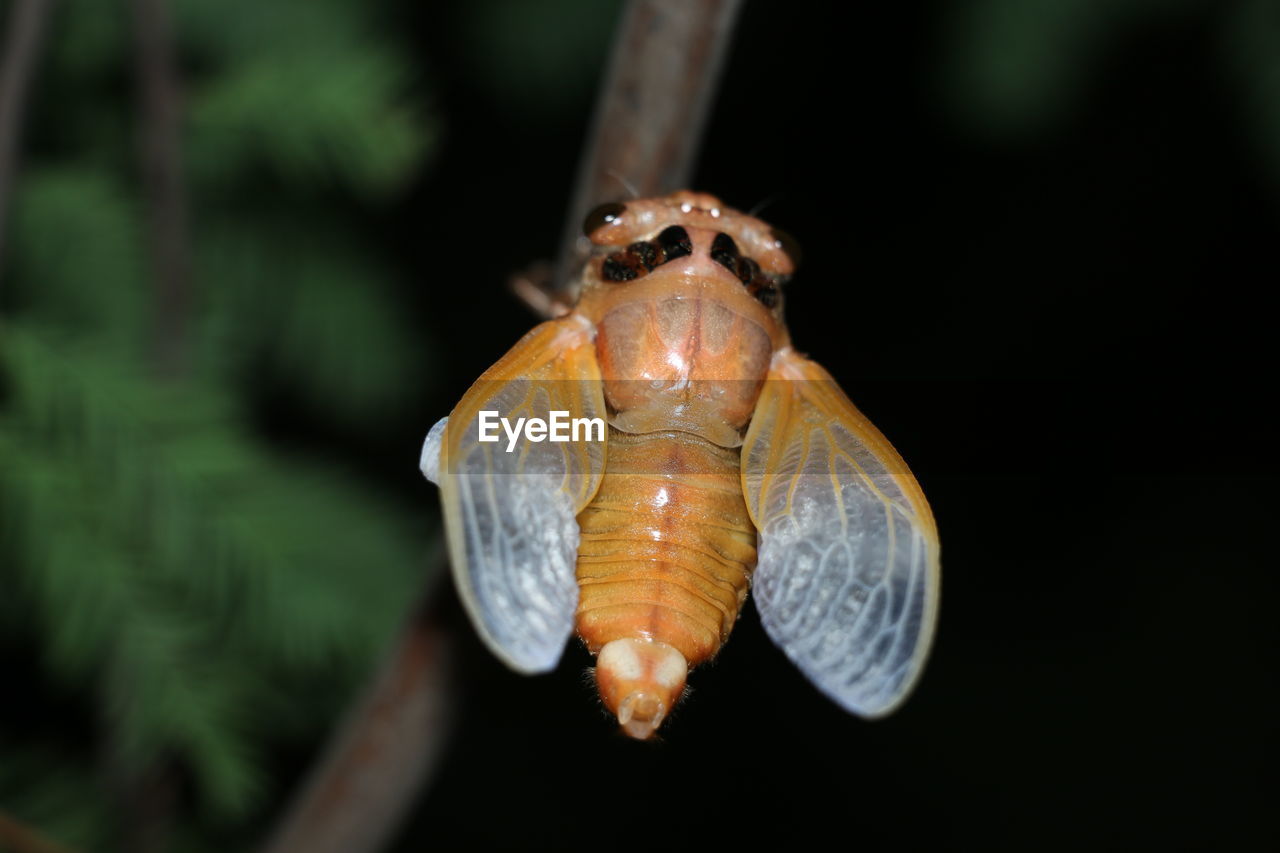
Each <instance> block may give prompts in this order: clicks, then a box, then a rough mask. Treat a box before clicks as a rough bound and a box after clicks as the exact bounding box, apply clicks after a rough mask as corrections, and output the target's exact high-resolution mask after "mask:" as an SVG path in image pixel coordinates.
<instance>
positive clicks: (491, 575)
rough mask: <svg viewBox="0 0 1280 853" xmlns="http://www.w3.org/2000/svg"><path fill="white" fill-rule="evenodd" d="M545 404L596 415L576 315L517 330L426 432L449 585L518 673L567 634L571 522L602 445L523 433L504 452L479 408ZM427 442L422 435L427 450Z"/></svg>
mask: <svg viewBox="0 0 1280 853" xmlns="http://www.w3.org/2000/svg"><path fill="white" fill-rule="evenodd" d="M553 411H561V412H568V413H570V414H569V416H570V417H573V418H606V417H607V414H606V412H605V404H604V395H603V391H602V390H601V384H600V370H599V367H598V365H597V364H596V358H595V349H594V341H593V333H592V327H591V325H590V324H589V323H588V322H587V321H586V320H584V319H582V318H581V317H577V316H570V317H566V318H564V319H561V320H554V321H551V322H548V323H543V324H542V325H540V326H538V327H537V328H535V329H534V330H533V331H531V332H530V333H529V334H527V335H525V337H524V338H523V339H522V340H521V341H520V342H519V343H518V344H516V345H515V347H514V348H512V350H511V351H510V352H509V353H507V355H506V356H504V357H503V358H502V360H500V361H499V362H498V363H497V364H495V365H494V366H493V367H491V368H490V369H489V370H488V371H486V372H485V374H484V375H483V376H481V377H480V379H478V380H477V381H476V383H475V384H474V385H472V386H471V389H470V390H469V391H467V393H466V395H465V396H464V397H463V398H462V400H461V402H459V403H458V405H457V406H456V407H455V408H454V410H453V413H452V414H451V415H450V416H449V418H448V419H447V422H446V423H445V424H444V426H443V435H438V434H437V430H438V429H441V427H439V426H437V430H433V431H432V433H433V436H435V438H436V440H438V441H439V442H440V444H441V451H440V459H439V464H438V468H437V470H435V471H434V472H432V473H435V474H436V477H437V478H438V482H439V484H440V489H441V492H442V500H443V504H444V516H445V526H446V533H447V535H448V539H449V556H450V558H451V562H452V564H453V576H454V580H455V582H456V583H457V586H458V591H459V593H460V594H461V597H462V601H463V603H464V604H465V605H466V608H467V611H468V613H469V614H470V616H471V620H472V622H473V623H474V624H475V626H476V628H477V630H478V631H479V632H480V635H481V637H482V638H483V639H484V641H485V643H486V644H487V645H488V646H489V648H490V649H491V650H492V651H493V652H494V654H496V655H497V656H498V657H499V658H501V659H502V660H503V661H504V662H505V663H506V664H507V665H509V666H510V667H512V668H513V669H515V670H518V671H520V672H525V673H534V672H545V671H547V670H549V669H552V668H554V667H555V665H556V663H557V662H558V661H559V660H560V654H561V652H562V651H563V650H564V645H565V642H566V641H567V640H568V639H569V635H570V634H571V633H572V631H573V619H574V611H575V610H576V609H577V604H578V587H577V584H576V582H575V580H574V564H575V562H576V558H577V551H578V524H577V521H576V520H575V518H576V516H577V514H578V512H579V511H580V510H581V509H582V508H583V507H584V506H586V504H587V503H588V502H589V501H590V500H591V498H592V497H593V496H594V495H595V492H596V489H597V488H598V487H599V485H600V478H601V476H602V474H603V472H604V460H605V444H604V442H603V441H585V440H580V441H569V442H555V441H550V440H543V441H540V442H534V441H528V440H525V439H524V438H523V437H522V438H520V439H519V440H517V441H516V442H515V444H514V447H513V448H512V449H511V450H510V451H508V446H509V445H510V442H509V438H508V436H507V435H506V434H505V432H504V430H503V428H498V429H497V430H496V433H497V438H498V440H497V441H492V442H486V441H480V416H481V412H492V413H496V417H500V418H506V419H508V420H509V422H510V423H511V424H515V423H516V422H517V419H518V418H533V417H537V418H542V419H544V420H546V419H548V418H549V417H550V413H551V412H553ZM486 419H487V420H488V421H489V422H490V423H492V422H493V421H494V420H496V418H495V417H494V416H493V415H488V416H486ZM487 434H488V435H492V434H493V430H489V431H487ZM432 443H433V437H432V436H428V439H427V449H428V450H429V449H430V446H431V445H432ZM426 461H427V460H424V463H425V462H426ZM423 468H424V472H426V471H427V470H428V468H429V465H428V464H424V466H423Z"/></svg>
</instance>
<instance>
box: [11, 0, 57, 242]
mask: <svg viewBox="0 0 1280 853" xmlns="http://www.w3.org/2000/svg"><path fill="white" fill-rule="evenodd" d="M53 3H54V0H14V2H13V5H12V6H10V7H9V21H8V23H7V24H6V26H5V39H4V58H3V60H0V264H3V261H4V247H5V234H6V230H7V228H6V226H7V225H8V211H9V197H10V196H11V195H12V194H13V180H14V176H15V175H17V173H18V159H19V157H18V154H19V151H20V146H21V141H22V119H23V116H24V115H25V113H26V103H27V93H28V92H29V91H30V90H31V80H32V77H33V75H34V73H35V65H36V59H37V58H38V57H39V56H40V47H41V45H42V44H43V43H44V33H45V30H46V29H47V27H48V23H49V18H50V16H51V14H52V12H53Z"/></svg>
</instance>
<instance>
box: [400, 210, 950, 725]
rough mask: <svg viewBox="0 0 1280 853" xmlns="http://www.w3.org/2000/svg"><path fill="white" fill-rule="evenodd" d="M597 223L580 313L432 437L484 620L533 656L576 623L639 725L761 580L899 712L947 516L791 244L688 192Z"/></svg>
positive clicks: (662, 708) (533, 336) (801, 655)
mask: <svg viewBox="0 0 1280 853" xmlns="http://www.w3.org/2000/svg"><path fill="white" fill-rule="evenodd" d="M585 232H586V237H587V238H588V239H589V240H590V242H591V245H592V255H591V257H590V259H589V260H588V261H587V263H586V264H585V266H584V268H583V271H582V273H581V276H580V278H579V279H578V280H577V282H576V288H575V291H574V292H575V299H576V301H575V304H574V305H573V306H572V308H571V309H570V310H568V311H567V313H564V314H563V315H562V316H560V317H558V318H556V319H552V320H549V321H547V322H544V323H542V324H541V325H539V326H537V327H536V328H534V329H533V330H532V331H531V332H529V333H528V334H527V335H525V336H524V338H522V339H521V340H520V341H519V342H518V343H517V344H516V345H515V347H513V348H512V349H511V351H510V352H508V353H507V354H506V355H505V356H503V357H502V358H501V359H500V360H499V361H498V362H497V363H496V364H495V365H493V367H491V368H490V369H489V370H488V371H486V372H485V373H484V375H482V376H481V377H480V379H479V380H477V381H476V383H475V384H474V385H473V386H472V387H471V389H470V390H469V391H468V392H467V393H466V395H465V396H463V398H462V400H461V401H460V402H459V403H458V405H457V406H456V407H455V408H454V410H453V412H452V413H451V414H450V415H449V416H448V417H447V418H445V419H444V420H442V421H441V422H440V423H438V424H436V426H435V427H434V428H433V429H432V430H431V431H430V433H429V435H428V436H427V440H426V443H425V445H424V447H423V454H422V468H423V471H424V473H426V475H427V476H428V478H430V479H431V480H432V481H433V482H436V483H438V485H439V486H440V489H441V492H442V502H443V507H444V515H445V529H446V535H447V537H448V544H449V555H450V558H451V561H452V566H453V573H454V579H455V581H456V584H457V587H458V590H459V593H460V595H461V597H462V600H463V602H464V604H465V606H466V609H467V611H468V613H469V615H470V617H471V619H472V621H473V623H474V624H475V627H476V629H477V630H478V632H479V634H480V636H481V637H482V638H483V639H484V642H485V643H486V644H487V645H488V647H489V648H490V649H491V650H492V651H493V652H494V654H496V655H497V656H498V657H499V658H501V659H502V660H503V661H504V662H505V663H506V664H508V665H509V666H510V667H511V668H513V669H515V670H517V671H519V672H522V673H539V672H546V671H548V670H551V669H553V668H554V667H555V666H556V665H557V663H558V661H559V660H560V657H561V654H562V652H563V650H564V647H565V644H566V643H567V641H568V640H569V639H570V636H571V635H573V634H574V633H576V634H577V635H578V637H580V638H581V639H582V641H583V642H584V643H585V644H586V647H587V649H588V650H589V651H590V652H591V653H592V654H593V655H595V656H596V666H595V680H596V684H597V686H598V688H599V691H600V696H601V699H602V700H603V702H604V705H605V706H606V707H607V708H608V709H609V711H610V712H611V713H612V714H614V715H616V717H617V720H618V722H619V723H620V724H621V726H622V728H623V730H624V731H625V732H626V733H627V734H629V735H631V736H632V737H635V738H640V739H644V738H648V737H650V736H652V735H653V733H654V732H655V731H656V730H657V729H658V727H659V725H660V724H661V723H662V721H663V719H664V718H666V717H667V716H668V714H669V713H670V711H671V709H672V707H673V706H674V705H675V703H676V702H677V701H678V700H679V699H680V698H681V696H682V695H683V693H684V691H685V682H686V679H687V677H688V673H689V670H690V669H691V668H692V667H696V666H697V665H698V664H700V663H703V662H705V661H707V660H709V659H711V658H712V657H713V656H714V655H715V654H716V653H717V652H718V651H719V650H720V648H721V647H722V646H723V645H724V643H725V641H726V640H727V639H728V637H729V632H730V631H731V630H732V628H733V625H734V623H735V622H736V620H737V618H738V615H739V613H740V612H741V610H742V607H743V604H744V602H745V601H746V598H747V592H748V589H750V590H752V592H753V598H754V600H755V605H756V608H757V610H758V611H759V613H760V619H761V622H762V624H763V625H764V628H765V630H766V631H767V632H768V634H769V636H770V637H771V638H772V639H773V641H774V642H775V643H776V644H777V645H778V646H779V647H781V649H782V650H783V651H784V652H785V653H786V654H787V656H788V657H790V658H791V660H792V661H793V662H794V663H795V664H796V665H797V666H799V668H800V669H801V670H802V671H803V672H804V674H805V675H806V676H807V677H808V678H809V679H810V681H812V682H813V684H814V685H815V686H817V688H818V689H819V690H821V691H822V692H824V693H825V694H827V695H828V696H829V697H831V698H832V699H833V700H835V701H836V702H837V703H839V704H840V705H841V706H842V707H844V708H845V709H847V710H848V711H850V712H852V713H854V714H858V715H861V716H863V717H879V716H883V715H885V714H888V713H889V712H891V711H893V710H894V708H896V707H897V706H898V705H899V704H900V703H901V702H902V701H903V700H904V699H905V697H906V696H907V694H908V693H909V692H910V691H911V689H912V687H913V686H914V684H915V683H916V681H917V679H918V678H919V676H920V673H921V670H922V668H923V666H924V662H925V658H926V656H927V654H928V652H929V647H930V643H931V639H932V636H933V630H934V624H935V622H936V619H937V613H938V595H939V556H938V555H939V546H938V534H937V527H936V525H935V523H934V519H933V515H932V513H931V511H930V509H929V505H928V503H927V502H926V501H925V497H924V494H923V492H922V491H921V489H920V486H919V485H918V484H917V482H916V480H915V478H914V477H913V476H912V474H911V471H910V470H909V469H908V468H907V465H906V463H905V462H903V460H902V457H901V456H899V455H898V453H897V452H896V451H895V450H894V448H893V447H892V445H890V444H889V442H888V441H887V440H886V439H885V438H884V436H883V435H881V434H880V432H879V431H878V430H877V429H876V428H875V427H874V426H872V425H871V423H870V422H869V421H868V420H867V418H866V417H864V416H863V415H862V414H861V413H860V412H859V411H858V410H857V409H856V408H854V406H853V404H852V403H851V402H850V401H849V399H848V398H847V397H846V396H845V395H844V393H843V392H842V391H841V390H840V388H839V387H838V386H837V385H836V383H835V382H834V380H833V379H832V378H831V376H830V375H829V374H828V373H827V372H826V371H825V370H823V369H822V368H821V367H819V366H818V365H817V364H815V363H814V362H812V361H810V360H809V359H807V358H805V357H804V356H803V355H801V354H800V353H799V352H797V351H796V350H795V349H793V348H792V346H791V340H790V337H789V335H788V333H787V328H786V325H785V324H784V322H783V314H782V309H783V301H784V300H783V293H784V291H785V288H786V284H787V282H788V280H789V279H790V278H791V276H792V275H793V273H794V271H795V266H796V259H795V257H794V252H793V251H791V250H790V245H791V243H790V241H789V240H788V239H786V238H785V237H784V236H783V235H781V232H778V231H775V230H774V229H772V228H770V227H769V226H768V225H767V224H765V223H764V222H762V221H760V220H759V219H756V218H754V217H752V216H748V215H746V214H743V213H740V212H738V211H736V210H733V209H731V208H728V207H725V206H724V205H722V204H721V203H720V201H719V200H718V199H716V198H715V197H713V196H710V195H706V194H703V193H694V192H688V191H683V192H677V193H674V194H673V195H670V196H667V197H665V198H655V199H644V200H635V201H629V202H627V203H626V204H611V205H604V206H602V207H600V208H598V209H597V210H595V211H593V213H592V214H591V215H589V216H588V217H587V221H586V225H585ZM499 424H501V427H502V428H501V430H499V428H498V426H499ZM513 424H514V427H513ZM579 425H582V426H584V429H582V430H578V429H577V427H578V426H579ZM570 426H572V427H573V428H572V429H570ZM592 426H595V427H596V428H595V429H592V428H591V427H592ZM557 435H559V440H557ZM495 436H496V439H495Z"/></svg>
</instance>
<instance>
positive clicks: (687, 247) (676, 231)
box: [658, 225, 693, 261]
mask: <svg viewBox="0 0 1280 853" xmlns="http://www.w3.org/2000/svg"><path fill="white" fill-rule="evenodd" d="M658 245H659V246H661V247H662V254H663V257H664V258H665V259H666V260H668V261H674V260H675V259H676V258H683V257H685V256H687V255H692V254H693V241H692V240H690V239H689V232H688V231H686V230H684V228H683V227H682V226H680V225H672V226H670V227H669V228H665V229H663V231H662V233H661V234H659V235H658Z"/></svg>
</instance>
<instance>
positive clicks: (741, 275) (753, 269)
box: [734, 258, 760, 285]
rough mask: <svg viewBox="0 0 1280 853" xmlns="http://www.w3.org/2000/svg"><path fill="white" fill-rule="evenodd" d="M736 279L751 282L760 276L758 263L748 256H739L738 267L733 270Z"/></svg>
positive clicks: (745, 282)
mask: <svg viewBox="0 0 1280 853" xmlns="http://www.w3.org/2000/svg"><path fill="white" fill-rule="evenodd" d="M734 273H735V274H736V275H737V276H738V280H739V281H741V282H742V283H743V284H748V285H749V284H751V283H752V282H753V281H755V280H756V279H757V278H759V277H760V265H759V264H757V263H756V262H755V261H753V260H751V259H750V258H739V259H738V268H737V269H735V270H734Z"/></svg>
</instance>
